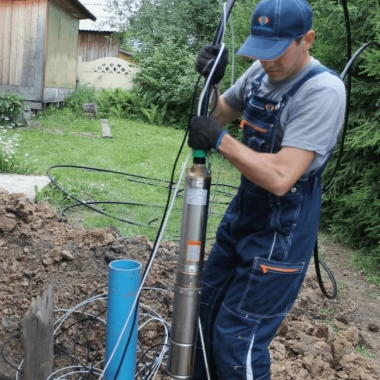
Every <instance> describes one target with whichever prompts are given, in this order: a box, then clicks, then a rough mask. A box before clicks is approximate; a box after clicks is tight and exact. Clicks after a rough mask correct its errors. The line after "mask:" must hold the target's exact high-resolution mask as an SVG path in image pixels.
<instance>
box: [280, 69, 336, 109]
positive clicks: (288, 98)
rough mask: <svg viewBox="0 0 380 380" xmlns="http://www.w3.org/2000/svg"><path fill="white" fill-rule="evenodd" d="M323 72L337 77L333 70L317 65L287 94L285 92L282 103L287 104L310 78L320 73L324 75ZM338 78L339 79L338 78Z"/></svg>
mask: <svg viewBox="0 0 380 380" xmlns="http://www.w3.org/2000/svg"><path fill="white" fill-rule="evenodd" d="M325 72H329V73H331V74H333V75H336V76H338V77H339V75H338V74H337V73H336V72H335V71H334V70H331V69H329V68H328V67H326V66H323V65H318V66H316V67H314V68H313V69H311V70H310V71H309V72H308V73H307V74H306V75H305V76H304V77H303V78H301V79H300V80H299V81H298V82H297V83H296V84H295V85H294V86H293V87H292V88H291V89H290V90H289V91H288V92H286V93H285V94H283V95H282V101H283V102H288V100H290V99H291V98H292V97H293V96H294V95H295V93H296V92H297V91H298V90H299V89H300V88H301V87H302V86H303V85H304V84H305V83H306V82H307V81H308V80H309V79H311V78H312V77H314V76H316V75H318V74H321V73H325ZM339 78H340V77H339Z"/></svg>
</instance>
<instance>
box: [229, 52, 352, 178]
mask: <svg viewBox="0 0 380 380" xmlns="http://www.w3.org/2000/svg"><path fill="white" fill-rule="evenodd" d="M318 65H320V62H319V61H318V60H316V59H314V58H311V59H310V62H309V63H308V64H307V65H306V66H305V67H304V68H303V69H302V70H301V71H300V72H299V73H297V75H295V76H294V77H292V78H289V79H285V80H284V81H281V82H272V81H271V80H270V79H269V78H268V76H267V75H265V76H264V78H263V80H262V82H261V85H260V88H259V91H258V95H259V96H261V97H264V98H268V99H272V100H276V101H279V100H280V99H281V96H282V95H283V94H284V93H286V92H287V91H289V90H290V89H291V88H292V87H293V86H294V85H295V84H296V83H297V82H298V81H299V80H300V79H301V78H302V77H303V76H304V75H306V74H307V73H308V72H309V71H310V70H312V69H313V68H314V67H315V66H318ZM262 72H263V68H262V67H261V64H260V62H259V61H255V62H254V63H253V64H252V65H251V67H250V68H249V69H248V70H247V71H246V72H245V74H243V76H241V77H240V78H239V79H238V80H237V82H236V83H235V84H234V85H233V86H232V87H231V88H230V89H229V90H227V91H226V92H225V93H224V94H223V97H224V99H225V100H226V102H227V104H228V105H229V106H230V107H231V108H233V109H235V110H238V111H242V112H243V110H244V103H245V93H246V91H248V90H249V89H250V88H251V83H252V81H253V80H254V79H256V78H257V77H258V76H259V75H260V74H261V73H262ZM345 101H346V96H345V87H344V83H343V82H342V80H341V79H340V78H339V77H338V76H336V75H334V74H332V73H329V72H323V73H321V74H318V75H315V76H314V77H312V78H311V79H309V80H308V81H307V82H305V83H304V84H303V86H301V88H300V89H299V90H298V91H297V92H296V94H295V95H294V97H293V98H291V99H290V100H289V102H288V104H287V105H286V106H285V108H284V110H283V112H282V115H281V118H280V124H279V127H278V131H277V138H276V145H275V151H278V150H279V149H280V148H281V147H284V146H290V147H295V148H300V149H304V150H309V151H313V152H315V153H316V156H315V158H314V160H313V162H312V163H311V165H310V166H309V167H308V168H307V170H306V172H305V173H304V174H305V175H307V174H309V173H311V172H313V171H315V170H317V169H318V168H320V167H321V166H322V165H323V164H324V162H325V161H326V160H327V159H328V158H329V154H330V151H331V150H332V149H333V147H334V146H335V144H336V141H337V138H338V135H339V131H340V129H341V127H342V123H343V119H344V113H345V106H346V102H345Z"/></svg>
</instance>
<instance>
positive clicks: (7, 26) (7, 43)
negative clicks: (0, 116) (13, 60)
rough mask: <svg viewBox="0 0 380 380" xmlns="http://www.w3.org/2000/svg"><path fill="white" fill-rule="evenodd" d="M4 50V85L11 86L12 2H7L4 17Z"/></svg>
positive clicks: (2, 81)
mask: <svg viewBox="0 0 380 380" xmlns="http://www.w3.org/2000/svg"><path fill="white" fill-rule="evenodd" d="M4 19H5V21H4V30H5V36H4V50H3V58H5V59H3V72H2V80H1V83H2V84H9V66H10V56H9V54H10V49H11V32H12V23H11V20H12V2H11V1H10V0H8V1H6V2H5V15H4Z"/></svg>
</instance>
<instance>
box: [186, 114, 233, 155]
mask: <svg viewBox="0 0 380 380" xmlns="http://www.w3.org/2000/svg"><path fill="white" fill-rule="evenodd" d="M226 133H228V131H227V130H226V129H223V128H222V127H221V126H220V125H219V123H218V121H217V120H216V119H215V118H214V117H212V116H210V117H208V116H194V117H193V118H192V119H191V120H190V125H189V138H188V141H187V144H188V145H189V147H190V148H193V149H197V150H210V149H212V148H214V149H215V150H216V151H218V148H219V144H220V141H221V139H222V137H223V135H225V134H226Z"/></svg>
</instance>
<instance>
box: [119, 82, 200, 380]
mask: <svg viewBox="0 0 380 380" xmlns="http://www.w3.org/2000/svg"><path fill="white" fill-rule="evenodd" d="M200 79H201V76H200V75H199V77H198V79H197V82H196V84H195V86H194V91H193V96H192V101H191V106H190V112H189V117H188V122H187V128H186V132H185V134H184V137H183V139H182V142H181V145H180V148H179V150H178V153H177V156H176V158H175V160H174V164H173V167H172V172H171V176H170V181H169V191H168V197H167V200H166V204H165V210H164V214H163V216H162V218H161V223H160V226H159V229H158V231H157V234H156V239H155V241H154V244H153V248H152V250H151V254H150V256H149V258H148V260H147V263H146V265H145V269H144V273H143V275H142V279H144V278H145V276H146V274H147V270H148V268H150V266H151V262H152V260H153V258H154V257H153V254H154V252H155V251H156V248H157V245H158V244H159V241H158V240H159V236H160V235H161V231H162V229H163V227H164V222H165V219H166V215H167V212H168V209H169V204H170V199H171V195H172V186H173V179H174V175H175V170H176V168H177V164H178V161H179V158H180V156H181V153H182V150H183V147H184V145H185V142H186V138H187V133H188V129H189V125H190V121H191V118H192V116H193V110H194V105H195V99H196V95H197V89H198V86H199V82H200ZM136 310H137V308H136ZM131 334H132V329H131V330H130V333H129V337H128V339H127V342H129V341H130V338H131ZM127 348H128V343H127V345H126V346H125V348H124V351H123V355H122V357H121V359H120V363H119V368H120V366H121V364H122V363H123V361H124V357H125V354H126V351H127ZM114 380H117V375H115V376H114Z"/></svg>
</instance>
